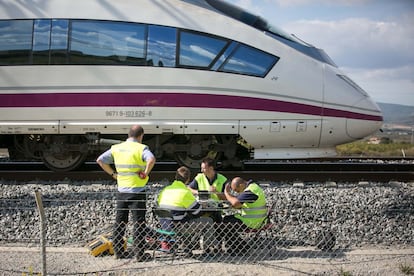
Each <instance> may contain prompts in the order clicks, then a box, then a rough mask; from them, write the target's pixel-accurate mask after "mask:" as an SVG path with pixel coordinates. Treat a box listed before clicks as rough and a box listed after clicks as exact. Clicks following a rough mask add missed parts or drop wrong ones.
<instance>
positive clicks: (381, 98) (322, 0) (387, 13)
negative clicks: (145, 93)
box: [226, 0, 414, 106]
mask: <svg viewBox="0 0 414 276" xmlns="http://www.w3.org/2000/svg"><path fill="white" fill-rule="evenodd" d="M226 1H227V2H230V3H232V4H235V5H237V6H240V7H242V8H244V9H247V10H248V11H250V12H252V13H254V14H257V15H260V16H261V17H263V18H264V19H266V20H267V21H268V22H269V23H270V24H272V25H275V26H277V27H279V28H281V29H282V30H284V31H285V32H287V33H290V34H295V35H296V36H297V37H299V38H300V39H302V40H304V41H306V42H307V43H310V44H312V45H314V46H315V47H317V48H321V49H323V50H325V52H326V53H327V54H328V55H329V56H330V57H331V58H332V59H333V61H334V62H335V63H336V65H338V67H339V68H340V69H341V70H342V71H343V72H344V73H345V74H346V75H348V77H350V78H351V79H352V80H353V81H355V82H356V83H357V84H358V85H359V86H361V87H362V88H363V89H364V90H365V91H366V92H368V93H369V94H370V96H371V97H372V98H373V100H374V101H376V102H381V103H392V104H402V105H409V106H414V0H226Z"/></svg>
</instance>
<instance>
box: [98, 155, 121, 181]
mask: <svg viewBox="0 0 414 276" xmlns="http://www.w3.org/2000/svg"><path fill="white" fill-rule="evenodd" d="M96 163H98V164H99V166H101V168H102V169H103V170H104V171H105V172H106V173H107V174H109V175H111V176H112V178H113V179H115V180H116V177H117V173H116V172H115V171H114V170H113V169H112V167H111V165H109V164H106V163H104V162H102V160H100V159H99V158H98V159H97V160H96Z"/></svg>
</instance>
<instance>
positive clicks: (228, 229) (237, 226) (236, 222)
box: [218, 215, 248, 252]
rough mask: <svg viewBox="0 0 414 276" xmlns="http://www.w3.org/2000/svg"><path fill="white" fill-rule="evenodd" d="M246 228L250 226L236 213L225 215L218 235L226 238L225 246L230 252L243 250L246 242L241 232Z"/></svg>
mask: <svg viewBox="0 0 414 276" xmlns="http://www.w3.org/2000/svg"><path fill="white" fill-rule="evenodd" d="M246 229H248V227H247V226H246V225H245V224H244V223H243V222H242V221H241V220H240V219H238V218H236V217H235V216H234V215H230V216H225V217H224V218H223V222H222V223H221V227H220V228H219V230H218V233H219V234H218V236H219V237H220V238H222V239H224V242H225V246H226V248H227V250H228V251H229V252H230V251H234V250H241V249H242V248H243V247H244V243H243V240H242V238H241V237H240V235H239V233H241V232H243V231H245V230H246ZM229 249H230V250H229Z"/></svg>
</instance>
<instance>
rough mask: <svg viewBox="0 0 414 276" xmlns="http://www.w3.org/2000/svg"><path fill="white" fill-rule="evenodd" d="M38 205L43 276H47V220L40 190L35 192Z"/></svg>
mask: <svg viewBox="0 0 414 276" xmlns="http://www.w3.org/2000/svg"><path fill="white" fill-rule="evenodd" d="M35 197H36V205H37V209H38V211H39V215H40V245H41V247H42V275H43V276H46V275H47V274H46V220H45V209H44V208H43V201H42V196H41V194H40V191H39V190H36V191H35Z"/></svg>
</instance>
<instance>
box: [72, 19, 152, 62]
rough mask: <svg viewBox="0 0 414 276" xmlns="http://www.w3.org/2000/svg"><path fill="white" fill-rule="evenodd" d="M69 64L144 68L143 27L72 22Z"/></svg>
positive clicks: (144, 29)
mask: <svg viewBox="0 0 414 276" xmlns="http://www.w3.org/2000/svg"><path fill="white" fill-rule="evenodd" d="M69 48H70V63H72V64H130V65H145V55H146V53H145V48H146V25H142V24H133V23H123V22H106V21H89V20H88V21H87V20H72V32H71V39H70V46H69Z"/></svg>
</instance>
